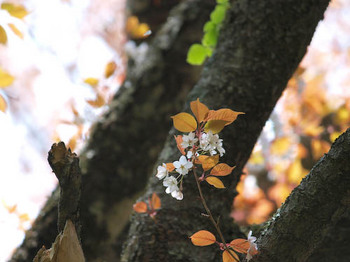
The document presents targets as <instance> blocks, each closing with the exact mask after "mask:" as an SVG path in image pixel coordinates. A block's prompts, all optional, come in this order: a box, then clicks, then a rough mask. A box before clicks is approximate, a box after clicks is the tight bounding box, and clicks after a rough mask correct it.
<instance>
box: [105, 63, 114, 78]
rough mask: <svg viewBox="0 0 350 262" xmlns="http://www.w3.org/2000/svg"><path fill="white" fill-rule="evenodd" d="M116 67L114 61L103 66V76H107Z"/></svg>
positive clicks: (111, 73)
mask: <svg viewBox="0 0 350 262" xmlns="http://www.w3.org/2000/svg"><path fill="white" fill-rule="evenodd" d="M116 69H117V64H116V63H115V62H114V61H111V62H109V63H108V64H107V65H106V68H105V77H106V78H108V77H110V76H111V75H113V74H114V72H115V70H116Z"/></svg>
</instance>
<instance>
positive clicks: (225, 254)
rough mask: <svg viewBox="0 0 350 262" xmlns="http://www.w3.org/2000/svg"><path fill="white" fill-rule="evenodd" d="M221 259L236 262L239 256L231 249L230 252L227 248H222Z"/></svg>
mask: <svg viewBox="0 0 350 262" xmlns="http://www.w3.org/2000/svg"><path fill="white" fill-rule="evenodd" d="M222 261H223V262H237V261H239V257H238V255H237V254H236V253H235V252H233V251H231V253H230V252H228V251H227V250H224V252H223V253H222Z"/></svg>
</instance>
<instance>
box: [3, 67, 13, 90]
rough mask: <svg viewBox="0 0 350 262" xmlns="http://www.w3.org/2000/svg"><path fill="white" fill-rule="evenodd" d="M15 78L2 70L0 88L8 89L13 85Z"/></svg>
mask: <svg viewBox="0 0 350 262" xmlns="http://www.w3.org/2000/svg"><path fill="white" fill-rule="evenodd" d="M14 80H15V78H14V77H13V76H12V75H10V74H9V73H7V72H6V71H4V70H3V69H2V68H0V88H3V87H7V86H9V85H11V84H12V83H13V81H14Z"/></svg>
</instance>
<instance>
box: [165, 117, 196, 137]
mask: <svg viewBox="0 0 350 262" xmlns="http://www.w3.org/2000/svg"><path fill="white" fill-rule="evenodd" d="M171 118H172V119H173V121H174V127H175V128H176V129H177V130H179V131H180V132H192V131H194V130H196V128H197V121H196V119H194V117H193V116H192V115H190V114H188V113H179V114H177V115H175V116H172V117H171Z"/></svg>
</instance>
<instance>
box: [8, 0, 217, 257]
mask: <svg viewBox="0 0 350 262" xmlns="http://www.w3.org/2000/svg"><path fill="white" fill-rule="evenodd" d="M214 4H215V1H214V0H208V1H201V0H191V1H184V2H182V3H180V4H179V5H178V6H176V7H175V8H174V9H173V10H172V11H171V12H170V14H169V17H168V19H167V21H166V22H165V23H164V25H163V26H162V27H161V28H160V30H159V32H157V34H156V35H155V36H154V39H152V40H151V41H150V43H149V49H148V52H147V55H146V56H145V57H144V59H143V60H142V61H139V62H138V63H136V62H135V61H129V66H128V75H127V79H126V81H125V83H124V85H123V86H122V87H121V88H120V90H119V91H118V93H117V94H116V96H115V98H114V100H113V102H112V104H111V105H110V110H109V112H108V113H107V114H105V115H104V116H103V117H102V118H101V120H100V122H98V123H97V124H96V125H95V127H94V130H93V131H92V135H91V138H90V140H89V142H88V146H87V148H86V149H85V150H84V152H83V153H82V154H81V156H80V164H81V167H82V173H83V185H82V187H83V190H82V196H81V213H80V215H81V223H82V236H81V237H82V244H83V249H84V254H85V256H86V259H87V261H100V260H105V261H118V259H119V256H120V249H121V247H120V246H121V239H120V238H118V237H117V236H118V235H119V234H121V232H122V231H123V230H124V226H125V225H127V223H128V220H129V215H130V213H131V210H132V209H131V207H132V204H133V202H134V199H135V198H136V197H137V196H138V195H140V194H141V192H142V190H143V189H144V187H145V184H146V180H147V174H149V173H150V170H152V168H153V166H154V163H155V161H156V158H157V155H158V152H159V150H160V149H161V148H162V146H163V143H164V140H165V138H166V135H167V134H168V130H169V127H170V119H169V116H170V115H171V114H172V113H173V112H176V111H177V110H179V109H180V108H181V104H183V101H184V99H185V97H186V95H187V93H188V91H189V90H190V88H192V86H193V85H194V84H195V82H196V80H197V79H198V76H199V70H198V68H193V67H191V66H189V65H187V64H186V62H185V61H186V53H187V50H188V48H189V46H190V45H191V44H192V43H194V42H198V41H200V39H201V37H202V28H203V25H204V23H205V22H206V21H207V20H208V17H209V13H210V11H211V10H212V9H213V6H214ZM58 197H59V192H58V190H56V191H55V192H54V193H53V194H52V196H51V197H50V199H49V200H48V201H47V204H46V205H45V207H44V208H43V209H42V211H41V212H40V214H39V216H38V218H37V220H36V222H35V223H34V225H33V227H32V229H31V230H29V231H27V233H26V238H25V240H24V242H23V243H22V245H21V247H19V248H18V249H17V250H16V252H15V254H14V255H13V257H12V259H11V261H32V259H33V258H34V256H35V254H36V252H37V251H38V249H39V248H40V247H41V246H42V245H46V246H51V243H52V242H53V241H54V240H55V236H56V235H57V227H56V223H57V201H58ZM121 235H123V234H121Z"/></svg>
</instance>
